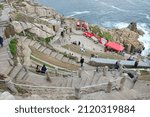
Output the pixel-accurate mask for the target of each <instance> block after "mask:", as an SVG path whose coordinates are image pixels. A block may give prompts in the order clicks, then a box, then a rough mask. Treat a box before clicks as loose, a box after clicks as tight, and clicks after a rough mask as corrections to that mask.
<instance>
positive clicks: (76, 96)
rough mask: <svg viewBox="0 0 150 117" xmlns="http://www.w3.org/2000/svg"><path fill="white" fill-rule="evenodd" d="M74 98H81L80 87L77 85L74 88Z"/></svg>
mask: <svg viewBox="0 0 150 117" xmlns="http://www.w3.org/2000/svg"><path fill="white" fill-rule="evenodd" d="M75 98H76V99H80V98H81V95H80V88H79V87H76V88H75Z"/></svg>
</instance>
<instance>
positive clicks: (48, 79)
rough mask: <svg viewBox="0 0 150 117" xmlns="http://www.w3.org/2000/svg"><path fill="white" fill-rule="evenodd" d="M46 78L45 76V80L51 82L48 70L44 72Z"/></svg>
mask: <svg viewBox="0 0 150 117" xmlns="http://www.w3.org/2000/svg"><path fill="white" fill-rule="evenodd" d="M46 78H47V81H49V82H52V81H51V77H50V73H49V72H46Z"/></svg>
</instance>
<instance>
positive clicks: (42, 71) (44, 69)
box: [41, 65, 47, 73]
mask: <svg viewBox="0 0 150 117" xmlns="http://www.w3.org/2000/svg"><path fill="white" fill-rule="evenodd" d="M46 71H47V68H46V66H45V65H43V67H42V68H41V73H46Z"/></svg>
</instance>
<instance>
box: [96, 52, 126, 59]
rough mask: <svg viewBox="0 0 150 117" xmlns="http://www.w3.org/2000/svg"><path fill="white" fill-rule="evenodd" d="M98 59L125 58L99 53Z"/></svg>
mask: <svg viewBox="0 0 150 117" xmlns="http://www.w3.org/2000/svg"><path fill="white" fill-rule="evenodd" d="M98 57H99V58H107V59H123V56H121V55H118V54H114V53H99V54H98Z"/></svg>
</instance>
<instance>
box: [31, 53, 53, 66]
mask: <svg viewBox="0 0 150 117" xmlns="http://www.w3.org/2000/svg"><path fill="white" fill-rule="evenodd" d="M30 58H31V59H32V60H33V61H36V62H38V63H39V64H42V65H43V64H44V65H46V66H47V67H48V68H50V69H55V67H53V66H51V65H49V64H46V63H44V62H42V61H39V60H38V59H36V58H34V57H32V56H31V57H30Z"/></svg>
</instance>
